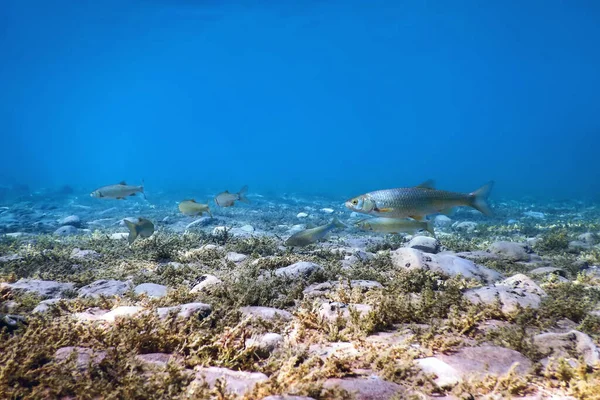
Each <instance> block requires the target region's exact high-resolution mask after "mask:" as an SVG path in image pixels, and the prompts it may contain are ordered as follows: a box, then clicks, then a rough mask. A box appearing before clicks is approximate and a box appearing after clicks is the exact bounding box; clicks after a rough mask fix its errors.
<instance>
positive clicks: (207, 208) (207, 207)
mask: <svg viewBox="0 0 600 400" xmlns="http://www.w3.org/2000/svg"><path fill="white" fill-rule="evenodd" d="M209 201H210V200H209ZM209 201H207V202H206V212H207V213H208V215H210V217H211V218H212V217H213V215H212V212H210V207H209V206H208V203H209Z"/></svg>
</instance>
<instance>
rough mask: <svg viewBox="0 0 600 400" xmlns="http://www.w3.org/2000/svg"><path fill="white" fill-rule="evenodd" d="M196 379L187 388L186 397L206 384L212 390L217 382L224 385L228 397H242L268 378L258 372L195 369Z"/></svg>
mask: <svg viewBox="0 0 600 400" xmlns="http://www.w3.org/2000/svg"><path fill="white" fill-rule="evenodd" d="M194 370H195V371H196V379H194V380H193V381H192V382H191V383H190V385H189V386H188V395H189V396H192V397H194V395H195V394H196V392H199V391H200V390H203V389H202V387H203V386H204V385H205V384H208V386H209V388H213V387H214V386H215V385H216V383H217V381H222V382H224V383H225V385H224V386H225V392H226V393H228V394H230V395H235V396H243V395H245V394H246V393H249V392H251V391H252V389H253V388H254V386H256V384H257V383H259V382H265V381H267V380H268V379H269V378H268V377H267V376H266V375H265V374H263V373H260V372H245V371H234V370H231V369H227V368H220V367H195V368H194Z"/></svg>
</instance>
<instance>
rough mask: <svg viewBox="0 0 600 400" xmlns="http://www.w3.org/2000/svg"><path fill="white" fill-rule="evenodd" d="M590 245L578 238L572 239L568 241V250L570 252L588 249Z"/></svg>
mask: <svg viewBox="0 0 600 400" xmlns="http://www.w3.org/2000/svg"><path fill="white" fill-rule="evenodd" d="M591 248H592V246H591V245H590V244H589V243H586V242H582V241H579V240H573V241H570V242H569V247H568V250H569V251H571V252H578V251H582V250H589V249H591Z"/></svg>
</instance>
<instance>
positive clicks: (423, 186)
mask: <svg viewBox="0 0 600 400" xmlns="http://www.w3.org/2000/svg"><path fill="white" fill-rule="evenodd" d="M415 187H418V188H421V189H435V181H434V180H433V179H427V180H426V181H425V182H423V183H421V184H420V185H417V186H415Z"/></svg>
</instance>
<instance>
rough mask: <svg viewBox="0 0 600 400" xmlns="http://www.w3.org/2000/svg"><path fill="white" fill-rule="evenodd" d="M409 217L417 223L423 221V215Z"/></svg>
mask: <svg viewBox="0 0 600 400" xmlns="http://www.w3.org/2000/svg"><path fill="white" fill-rule="evenodd" d="M409 217H410V218H412V219H414V220H417V221H423V216H422V215H409Z"/></svg>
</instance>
